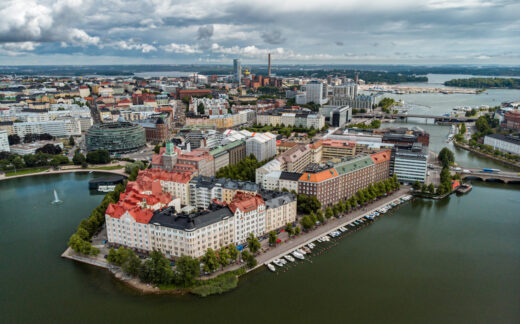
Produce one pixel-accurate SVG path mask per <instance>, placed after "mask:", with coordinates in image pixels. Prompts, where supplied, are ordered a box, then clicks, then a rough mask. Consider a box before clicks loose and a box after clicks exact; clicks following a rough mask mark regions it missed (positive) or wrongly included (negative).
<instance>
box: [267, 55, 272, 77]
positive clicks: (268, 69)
mask: <svg viewBox="0 0 520 324" xmlns="http://www.w3.org/2000/svg"><path fill="white" fill-rule="evenodd" d="M267 76H268V77H271V53H269V54H267Z"/></svg>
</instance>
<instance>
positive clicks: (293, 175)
mask: <svg viewBox="0 0 520 324" xmlns="http://www.w3.org/2000/svg"><path fill="white" fill-rule="evenodd" d="M301 176H302V174H301V173H298V172H287V171H282V173H281V174H280V179H281V180H292V181H298V179H300V177H301Z"/></svg>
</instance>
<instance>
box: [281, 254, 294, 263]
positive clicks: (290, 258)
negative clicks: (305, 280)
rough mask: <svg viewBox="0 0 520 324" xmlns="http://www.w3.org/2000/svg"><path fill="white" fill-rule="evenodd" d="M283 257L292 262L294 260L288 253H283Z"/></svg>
mask: <svg viewBox="0 0 520 324" xmlns="http://www.w3.org/2000/svg"><path fill="white" fill-rule="evenodd" d="M284 258H285V259H286V260H287V261H290V262H294V261H296V260H294V258H293V257H292V256H290V255H289V254H287V255H285V256H284Z"/></svg>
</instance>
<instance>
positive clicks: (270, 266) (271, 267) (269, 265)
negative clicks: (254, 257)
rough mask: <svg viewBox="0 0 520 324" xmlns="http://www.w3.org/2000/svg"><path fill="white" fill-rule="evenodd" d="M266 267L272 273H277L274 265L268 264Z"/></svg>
mask: <svg viewBox="0 0 520 324" xmlns="http://www.w3.org/2000/svg"><path fill="white" fill-rule="evenodd" d="M266 266H267V268H268V269H269V270H271V271H272V272H275V271H276V268H275V267H274V265H272V264H270V263H268V264H266Z"/></svg>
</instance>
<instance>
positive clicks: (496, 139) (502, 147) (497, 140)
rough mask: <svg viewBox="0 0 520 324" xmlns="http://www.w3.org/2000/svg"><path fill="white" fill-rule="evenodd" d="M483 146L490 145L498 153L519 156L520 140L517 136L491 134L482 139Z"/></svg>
mask: <svg viewBox="0 0 520 324" xmlns="http://www.w3.org/2000/svg"><path fill="white" fill-rule="evenodd" d="M484 144H486V145H490V146H492V147H493V149H495V150H499V151H500V152H505V153H510V154H516V155H520V138H519V137H518V136H510V135H502V134H491V135H486V136H485V137H484Z"/></svg>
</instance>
